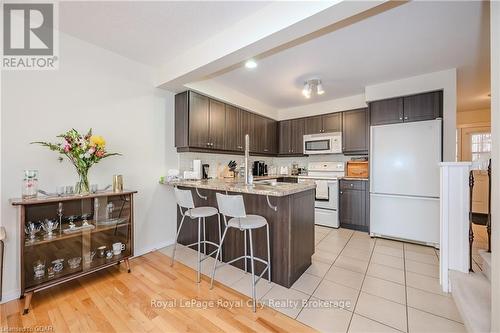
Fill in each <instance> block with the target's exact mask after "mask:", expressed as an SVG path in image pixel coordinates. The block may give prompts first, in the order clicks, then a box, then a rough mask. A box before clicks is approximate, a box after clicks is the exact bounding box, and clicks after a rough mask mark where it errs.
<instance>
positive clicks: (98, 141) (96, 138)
mask: <svg viewBox="0 0 500 333" xmlns="http://www.w3.org/2000/svg"><path fill="white" fill-rule="evenodd" d="M90 145H91V146H97V147H104V146H105V145H106V140H104V138H103V137H102V136H100V135H92V136H91V137H90Z"/></svg>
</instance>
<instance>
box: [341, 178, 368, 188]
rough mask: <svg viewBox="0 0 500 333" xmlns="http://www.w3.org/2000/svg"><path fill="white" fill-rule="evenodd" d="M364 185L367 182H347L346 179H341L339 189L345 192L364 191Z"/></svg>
mask: <svg viewBox="0 0 500 333" xmlns="http://www.w3.org/2000/svg"><path fill="white" fill-rule="evenodd" d="M366 184H367V182H366V181H364V180H347V179H341V180H340V184H339V188H340V190H341V191H347V190H361V191H363V190H366Z"/></svg>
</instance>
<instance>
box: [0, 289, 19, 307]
mask: <svg viewBox="0 0 500 333" xmlns="http://www.w3.org/2000/svg"><path fill="white" fill-rule="evenodd" d="M20 295H21V289H17V290H12V291H9V292H6V293H3V294H2V300H1V301H0V304H3V303H7V302H10V301H13V300H15V299H18V298H19V296H20Z"/></svg>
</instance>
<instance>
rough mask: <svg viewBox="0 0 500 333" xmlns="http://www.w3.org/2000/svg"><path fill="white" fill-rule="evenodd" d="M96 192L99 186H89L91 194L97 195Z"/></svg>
mask: <svg viewBox="0 0 500 333" xmlns="http://www.w3.org/2000/svg"><path fill="white" fill-rule="evenodd" d="M97 191H99V185H97V184H91V185H90V192H91V193H97Z"/></svg>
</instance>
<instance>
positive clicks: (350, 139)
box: [342, 108, 370, 155]
mask: <svg viewBox="0 0 500 333" xmlns="http://www.w3.org/2000/svg"><path fill="white" fill-rule="evenodd" d="M342 123H343V124H342V128H343V131H342V152H343V153H344V154H346V155H366V154H368V149H369V130H370V126H369V123H368V109H367V108H363V109H356V110H351V111H344V112H343V115H342Z"/></svg>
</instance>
